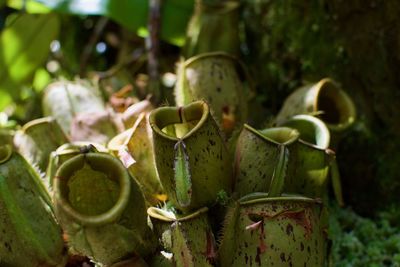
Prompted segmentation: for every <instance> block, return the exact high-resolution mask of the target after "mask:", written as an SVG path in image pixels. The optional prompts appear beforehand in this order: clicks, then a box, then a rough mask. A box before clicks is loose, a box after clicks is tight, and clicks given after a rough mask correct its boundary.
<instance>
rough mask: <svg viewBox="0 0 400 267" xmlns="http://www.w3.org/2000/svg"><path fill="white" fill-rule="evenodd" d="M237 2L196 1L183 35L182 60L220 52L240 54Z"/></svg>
mask: <svg viewBox="0 0 400 267" xmlns="http://www.w3.org/2000/svg"><path fill="white" fill-rule="evenodd" d="M239 5H240V3H239V1H237V0H228V1H227V0H224V1H220V0H217V1H216V0H196V2H195V10H194V13H193V16H192V18H191V19H190V21H189V24H188V29H187V32H186V43H185V47H184V49H183V55H184V57H185V58H189V57H192V56H197V55H199V54H202V53H207V52H215V51H223V52H226V53H228V54H232V55H238V54H239V45H240V40H239V15H240V10H239Z"/></svg>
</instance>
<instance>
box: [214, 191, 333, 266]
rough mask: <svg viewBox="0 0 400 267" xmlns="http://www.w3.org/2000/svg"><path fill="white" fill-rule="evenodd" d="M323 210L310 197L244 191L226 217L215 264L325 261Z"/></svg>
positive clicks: (317, 263)
mask: <svg viewBox="0 0 400 267" xmlns="http://www.w3.org/2000/svg"><path fill="white" fill-rule="evenodd" d="M277 192H278V193H279V190H278V191H277ZM323 214H324V213H323V212H322V204H321V202H320V201H317V200H315V199H311V198H306V197H302V196H294V195H284V196H280V194H277V195H273V196H271V195H269V194H266V193H253V194H249V195H246V196H244V197H243V198H241V199H240V200H239V201H238V202H237V203H235V204H234V205H233V206H232V207H231V208H230V209H229V211H228V214H227V216H226V219H225V225H224V229H223V231H222V240H221V243H220V247H219V257H220V266H221V267H242V266H277V267H279V266H282V267H283V266H294V267H303V266H309V267H321V266H325V263H326V252H325V251H326V244H325V243H326V236H325V230H326V229H325V227H326V226H325V225H324V224H323V223H322V219H321V217H322V216H324V215H323Z"/></svg>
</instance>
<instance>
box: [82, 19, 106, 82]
mask: <svg viewBox="0 0 400 267" xmlns="http://www.w3.org/2000/svg"><path fill="white" fill-rule="evenodd" d="M108 21H109V20H108V18H106V17H101V18H100V19H99V20H98V21H97V23H96V26H95V28H94V30H93V33H92V36H90V39H89V42H88V43H87V44H86V46H85V48H84V49H83V52H82V54H81V58H80V66H79V76H81V77H84V76H85V74H86V67H87V64H88V62H89V59H90V56H91V55H92V51H93V47H94V46H95V45H96V43H97V41H98V40H99V38H100V35H101V33H102V32H103V31H104V29H105V27H106V26H107V23H108Z"/></svg>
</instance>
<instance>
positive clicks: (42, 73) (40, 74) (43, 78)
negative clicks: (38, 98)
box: [32, 68, 52, 92]
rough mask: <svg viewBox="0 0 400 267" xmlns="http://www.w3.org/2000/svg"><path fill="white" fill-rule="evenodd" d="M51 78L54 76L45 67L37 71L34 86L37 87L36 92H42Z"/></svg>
mask: <svg viewBox="0 0 400 267" xmlns="http://www.w3.org/2000/svg"><path fill="white" fill-rule="evenodd" d="M51 79H52V78H51V76H50V74H49V73H48V72H47V70H46V69H44V68H40V69H38V70H37V71H36V72H35V76H34V78H33V82H32V87H33V88H34V89H35V91H36V92H40V91H42V90H43V89H44V88H45V87H46V86H47V85H48V84H49V83H50V82H51Z"/></svg>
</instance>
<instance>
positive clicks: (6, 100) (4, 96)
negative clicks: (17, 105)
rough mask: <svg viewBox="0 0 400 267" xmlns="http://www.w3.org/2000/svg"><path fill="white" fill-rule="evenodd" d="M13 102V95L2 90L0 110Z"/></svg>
mask: <svg viewBox="0 0 400 267" xmlns="http://www.w3.org/2000/svg"><path fill="white" fill-rule="evenodd" d="M11 103H12V98H11V96H10V95H9V94H8V93H7V92H5V91H1V90H0V111H2V110H3V109H4V108H5V107H7V106H8V105H10V104H11Z"/></svg>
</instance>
